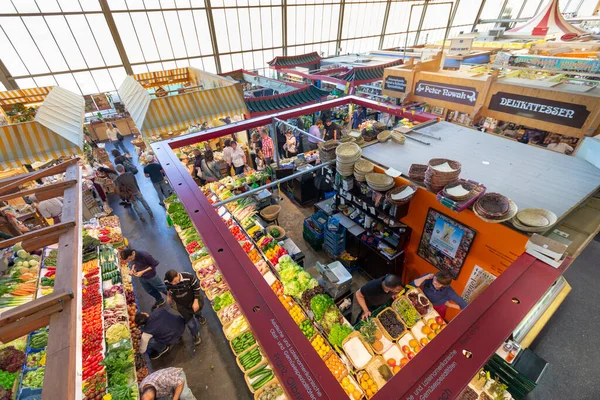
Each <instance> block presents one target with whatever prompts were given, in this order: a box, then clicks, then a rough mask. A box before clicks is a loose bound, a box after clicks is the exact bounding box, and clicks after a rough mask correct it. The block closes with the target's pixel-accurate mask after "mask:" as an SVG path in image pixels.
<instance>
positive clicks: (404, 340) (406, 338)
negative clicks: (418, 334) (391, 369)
mask: <svg viewBox="0 0 600 400" xmlns="http://www.w3.org/2000/svg"><path fill="white" fill-rule="evenodd" d="M413 339H414V340H417V339H416V338H415V337H414V336H413V334H412V332H411V331H407V332H406V333H405V334H404V335H402V337H401V338H400V339H398V347H399V348H400V351H402V354H404V355H405V356H408V352H406V351H404V350H402V348H403V347H404V346H408V347H409V349H411V347H410V344H409V343H410V341H411V340H413ZM417 342H418V340H417ZM411 351H412V349H411Z"/></svg>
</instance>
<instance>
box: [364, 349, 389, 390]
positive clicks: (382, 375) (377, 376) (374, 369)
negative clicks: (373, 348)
mask: <svg viewBox="0 0 600 400" xmlns="http://www.w3.org/2000/svg"><path fill="white" fill-rule="evenodd" d="M365 370H366V371H367V372H368V373H369V375H370V376H371V378H372V379H373V381H374V382H375V384H376V385H377V387H378V388H380V389H381V388H382V387H383V386H384V385H385V384H386V383H387V381H389V380H390V379H392V376H393V374H392V370H391V369H390V367H389V366H388V364H387V363H386V361H385V360H384V359H383V357H381V356H376V357H374V358H373V360H372V361H371V362H370V363H369V364H367V366H366V367H365Z"/></svg>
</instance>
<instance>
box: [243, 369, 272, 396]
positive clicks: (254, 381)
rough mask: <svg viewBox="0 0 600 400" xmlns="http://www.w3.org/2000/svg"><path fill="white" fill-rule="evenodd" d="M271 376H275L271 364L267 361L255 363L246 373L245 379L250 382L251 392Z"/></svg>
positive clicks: (268, 380)
mask: <svg viewBox="0 0 600 400" xmlns="http://www.w3.org/2000/svg"><path fill="white" fill-rule="evenodd" d="M273 378H275V373H274V372H273V368H272V367H271V365H269V364H268V363H267V362H264V363H262V364H260V365H257V366H256V367H254V369H252V370H250V371H249V372H248V373H247V374H246V380H247V381H248V383H249V384H250V387H251V388H252V391H253V392H255V391H257V390H258V389H260V388H261V387H263V386H265V385H266V384H267V383H269V382H270V381H271V380H272V379H273Z"/></svg>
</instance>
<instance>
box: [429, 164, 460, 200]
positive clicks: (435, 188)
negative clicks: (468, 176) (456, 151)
mask: <svg viewBox="0 0 600 400" xmlns="http://www.w3.org/2000/svg"><path fill="white" fill-rule="evenodd" d="M444 163H448V165H450V167H451V168H452V169H453V170H454V171H450V172H444V171H438V170H436V169H435V168H433V167H435V166H438V165H442V164H444ZM461 168H462V166H461V164H460V163H459V162H458V161H454V160H449V159H447V158H432V159H431V160H429V163H428V167H427V171H425V179H424V182H425V186H427V189H429V190H431V191H432V192H435V193H437V192H439V191H440V190H442V189H443V188H444V186H446V185H448V184H449V183H452V182H455V181H456V180H457V179H458V176H459V175H460V171H461Z"/></svg>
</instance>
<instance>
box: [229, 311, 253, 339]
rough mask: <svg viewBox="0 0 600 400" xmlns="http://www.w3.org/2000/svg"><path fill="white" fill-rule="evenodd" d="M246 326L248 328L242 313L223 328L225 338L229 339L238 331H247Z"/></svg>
mask: <svg viewBox="0 0 600 400" xmlns="http://www.w3.org/2000/svg"><path fill="white" fill-rule="evenodd" d="M248 328H250V325H248V321H246V318H245V317H244V316H243V315H240V316H239V317H237V318H236V319H234V320H233V321H232V322H231V324H229V325H228V326H227V327H226V328H224V329H223V331H224V332H225V337H226V338H227V340H231V339H233V338H234V337H236V336H237V335H239V334H240V333H242V332H245V331H247V330H248Z"/></svg>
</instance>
